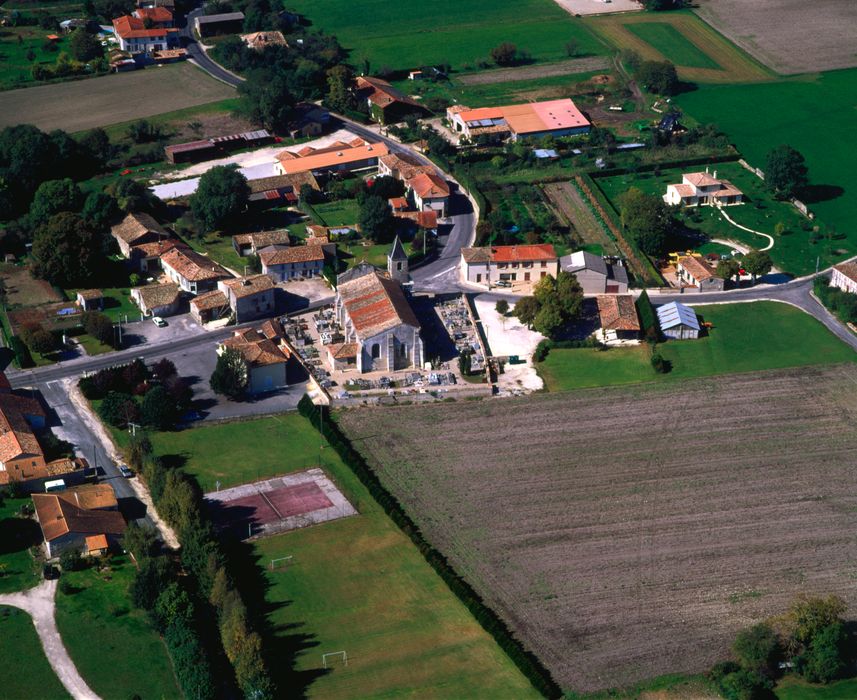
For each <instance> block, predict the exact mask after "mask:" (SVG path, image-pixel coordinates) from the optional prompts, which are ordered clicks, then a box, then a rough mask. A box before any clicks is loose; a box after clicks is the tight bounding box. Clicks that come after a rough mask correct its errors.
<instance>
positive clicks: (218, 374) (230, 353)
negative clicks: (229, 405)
mask: <svg viewBox="0 0 857 700" xmlns="http://www.w3.org/2000/svg"><path fill="white" fill-rule="evenodd" d="M248 382H249V372H248V369H247V362H246V361H245V360H244V356H243V355H242V354H241V353H240V352H239V351H238V350H235V349H233V348H226V349H225V350H224V351H223V352H222V353H221V354H220V357H218V358H217V366H216V367H215V368H214V372H212V374H211V379H210V381H209V384H210V386H211V390H212V391H213V392H214V393H215V394H222V395H224V396H227V397H229V398H230V399H233V400H234V399H238V398H240V397H242V396H244V393H245V392H246V391H247V384H248Z"/></svg>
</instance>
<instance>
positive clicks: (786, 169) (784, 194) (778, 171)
mask: <svg viewBox="0 0 857 700" xmlns="http://www.w3.org/2000/svg"><path fill="white" fill-rule="evenodd" d="M808 182H809V179H808V169H807V167H806V160H805V159H804V157H803V155H802V154H801V153H800V152H799V151H797V150H795V149H794V148H792V147H791V146H787V145H785V144H783V145H782V146H777V147H776V148H774V149H772V150H771V151H769V152H768V155H767V157H766V158H765V184H767V185H768V187H769V188H770V189H771V190H772V191H773V192H774V194H775V195H776V196H777V197H780V198H783V199H786V198H788V197H794V196H796V193H797V191H798V190H800V189H801V188H803V187H806V186H807V184H808Z"/></svg>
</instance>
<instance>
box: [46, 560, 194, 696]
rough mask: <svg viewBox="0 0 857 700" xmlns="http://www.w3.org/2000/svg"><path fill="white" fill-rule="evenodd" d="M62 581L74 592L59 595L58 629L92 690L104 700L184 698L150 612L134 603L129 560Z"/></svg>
mask: <svg viewBox="0 0 857 700" xmlns="http://www.w3.org/2000/svg"><path fill="white" fill-rule="evenodd" d="M62 577H63V579H65V580H67V581H68V582H69V583H70V584H71V585H72V586H73V588H72V592H70V593H62V592H61V591H58V592H57V599H56V606H57V610H56V619H57V627H58V628H59V631H60V635H61V636H62V638H63V643H64V644H65V646H66V648H67V649H68V653H69V655H70V656H71V658H72V660H73V661H74V664H75V666H77V670H78V671H79V672H80V674H81V676H83V678H84V680H85V681H86V682H87V684H88V685H89V686H90V687H91V688H92V690H94V691H95V692H96V693H98V694H99V695H101V696H102V697H105V698H108V697H111V698H117V697H122V698H129V697H133V696H138V697H142V698H175V697H179V695H180V692H179V689H178V686H177V684H176V680H175V676H174V675H173V668H172V664H171V662H170V658H169V655H168V654H167V649H166V647H165V646H164V643H163V641H162V640H161V638H160V636H159V635H158V633H157V631H156V630H155V629H154V628H153V627H152V626H151V624H150V623H149V621H148V619H147V618H146V613H145V612H143V611H142V610H137V609H135V608H134V607H133V605H132V604H131V600H130V598H129V593H128V588H129V586H130V585H131V581H132V580H133V578H134V564H133V563H132V562H131V561H130V559H127V558H125V557H113V558H112V559H111V560H110V568H109V571H106V572H100V571H99V570H98V569H96V568H89V569H85V570H84V571H72V572H65V573H63V575H62Z"/></svg>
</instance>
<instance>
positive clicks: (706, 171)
mask: <svg viewBox="0 0 857 700" xmlns="http://www.w3.org/2000/svg"><path fill="white" fill-rule="evenodd" d="M705 174H706V175H707V174H708V166H707V165H706V166H705Z"/></svg>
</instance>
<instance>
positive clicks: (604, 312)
mask: <svg viewBox="0 0 857 700" xmlns="http://www.w3.org/2000/svg"><path fill="white" fill-rule="evenodd" d="M595 301H596V303H597V304H598V319H599V323H600V325H601V328H600V331H599V333H600V335H601V339H602V340H603V341H604V342H617V341H625V340H637V339H638V338H639V337H640V319H639V317H638V316H637V306H636V304H634V297H632V296H631V295H630V294H601V295H599V296H597V297H595Z"/></svg>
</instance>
